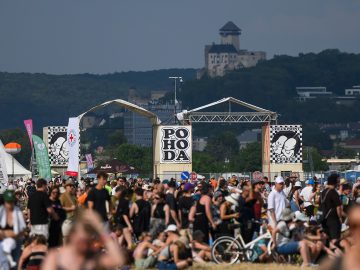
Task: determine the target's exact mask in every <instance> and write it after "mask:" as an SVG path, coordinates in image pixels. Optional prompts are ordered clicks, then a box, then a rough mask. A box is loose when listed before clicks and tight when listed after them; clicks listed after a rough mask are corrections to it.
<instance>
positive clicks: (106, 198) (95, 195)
mask: <svg viewBox="0 0 360 270" xmlns="http://www.w3.org/2000/svg"><path fill="white" fill-rule="evenodd" d="M107 177H108V175H107V174H106V173H104V172H99V173H98V174H97V180H98V183H97V185H96V186H95V188H93V189H91V190H90V191H89V193H88V197H87V203H88V208H89V209H92V210H95V211H96V212H97V213H98V214H99V215H100V216H101V218H102V220H103V222H104V223H105V225H106V226H107V227H108V221H109V218H108V212H107V209H106V203H108V204H109V208H110V209H111V198H110V194H109V192H108V191H107V190H106V189H105V188H104V187H105V185H106V180H107Z"/></svg>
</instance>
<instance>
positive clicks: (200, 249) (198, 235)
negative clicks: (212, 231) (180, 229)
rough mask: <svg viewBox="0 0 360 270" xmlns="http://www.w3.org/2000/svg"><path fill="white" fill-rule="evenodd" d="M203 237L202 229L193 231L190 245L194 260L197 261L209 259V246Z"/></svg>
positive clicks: (201, 261)
mask: <svg viewBox="0 0 360 270" xmlns="http://www.w3.org/2000/svg"><path fill="white" fill-rule="evenodd" d="M204 238H205V237H204V233H203V232H202V231H199V230H197V231H195V232H194V233H193V240H192V242H191V246H192V250H193V257H194V260H195V262H198V263H203V262H205V261H209V260H211V247H210V246H209V245H208V244H207V243H205V242H204Z"/></svg>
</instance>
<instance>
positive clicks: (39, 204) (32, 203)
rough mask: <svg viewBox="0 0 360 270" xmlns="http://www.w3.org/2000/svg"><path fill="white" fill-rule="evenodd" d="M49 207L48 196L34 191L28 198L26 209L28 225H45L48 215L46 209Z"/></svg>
mask: <svg viewBox="0 0 360 270" xmlns="http://www.w3.org/2000/svg"><path fill="white" fill-rule="evenodd" d="M49 207H51V201H50V199H49V198H48V195H47V194H46V193H45V192H43V191H38V190H36V191H35V192H33V193H32V194H31V195H30V196H29V201H28V209H30V224H31V225H40V224H47V223H48V218H49V214H48V212H47V210H46V209H47V208H49Z"/></svg>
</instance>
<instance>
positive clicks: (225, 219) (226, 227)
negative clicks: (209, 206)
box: [217, 193, 240, 237]
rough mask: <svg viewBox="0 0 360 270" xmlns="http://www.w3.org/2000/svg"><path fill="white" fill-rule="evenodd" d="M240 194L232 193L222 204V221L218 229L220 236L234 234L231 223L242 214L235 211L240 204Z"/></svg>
mask: <svg viewBox="0 0 360 270" xmlns="http://www.w3.org/2000/svg"><path fill="white" fill-rule="evenodd" d="M239 196H240V195H239V194H238V193H231V194H230V195H228V196H226V197H225V201H224V202H223V203H222V204H221V205H220V218H221V223H220V225H219V227H218V230H217V232H218V234H219V236H225V235H226V236H231V237H233V236H234V229H233V228H231V227H230V225H231V224H233V223H234V220H235V219H237V218H239V216H240V214H239V212H238V211H235V208H236V207H238V206H239Z"/></svg>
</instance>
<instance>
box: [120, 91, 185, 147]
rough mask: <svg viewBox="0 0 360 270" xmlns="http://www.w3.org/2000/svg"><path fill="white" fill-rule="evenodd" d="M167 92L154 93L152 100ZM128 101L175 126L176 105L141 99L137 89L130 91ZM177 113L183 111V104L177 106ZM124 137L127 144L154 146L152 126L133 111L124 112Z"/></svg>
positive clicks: (146, 119) (147, 120)
mask: <svg viewBox="0 0 360 270" xmlns="http://www.w3.org/2000/svg"><path fill="white" fill-rule="evenodd" d="M164 95H165V91H154V92H152V93H151V97H152V98H161V97H163V96H164ZM128 101H129V102H131V103H134V104H136V105H138V106H140V107H142V108H144V109H146V110H149V111H151V112H153V113H155V114H156V115H157V116H158V117H159V118H160V120H161V121H162V122H164V123H166V124H174V121H175V119H174V104H173V103H165V104H164V103H161V102H160V101H159V100H158V99H144V98H141V97H139V95H138V94H137V93H136V90H135V89H131V90H130V91H129V97H128ZM176 111H177V112H179V111H181V103H178V104H177V105H176ZM124 135H125V137H126V140H127V143H129V144H135V145H139V146H146V147H151V146H152V139H153V138H152V136H153V134H152V125H151V122H150V120H149V119H148V118H146V117H144V116H141V115H139V114H137V113H134V112H132V111H128V110H127V111H125V112H124Z"/></svg>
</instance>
